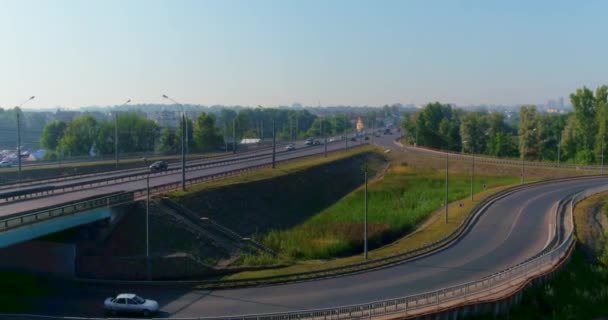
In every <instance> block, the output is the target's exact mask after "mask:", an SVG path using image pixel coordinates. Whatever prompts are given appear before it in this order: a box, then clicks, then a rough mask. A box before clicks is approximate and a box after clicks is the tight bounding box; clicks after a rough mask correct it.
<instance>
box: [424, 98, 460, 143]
mask: <svg viewBox="0 0 608 320" xmlns="http://www.w3.org/2000/svg"><path fill="white" fill-rule="evenodd" d="M444 120H445V121H444ZM416 128H417V130H418V143H419V144H421V145H425V146H429V147H433V148H439V149H445V148H447V149H450V150H460V146H461V141H460V132H459V131H460V121H459V119H458V118H457V116H456V114H454V112H453V110H452V106H450V105H449V104H446V105H444V104H441V103H439V102H434V103H429V104H427V105H426V106H425V107H424V109H423V110H422V111H421V112H420V113H419V114H418V116H417V117H416Z"/></svg>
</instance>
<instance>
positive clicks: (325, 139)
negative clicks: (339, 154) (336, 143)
mask: <svg viewBox="0 0 608 320" xmlns="http://www.w3.org/2000/svg"><path fill="white" fill-rule="evenodd" d="M323 122H324V120H323V119H321V136H322V137H324V140H323V145H324V147H325V150H324V151H323V157H324V158H327V135H326V134H325V131H324V130H323Z"/></svg>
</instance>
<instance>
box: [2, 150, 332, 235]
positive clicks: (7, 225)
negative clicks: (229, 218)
mask: <svg viewBox="0 0 608 320" xmlns="http://www.w3.org/2000/svg"><path fill="white" fill-rule="evenodd" d="M340 151H342V150H341V149H338V150H332V151H328V154H329V153H335V152H340ZM314 156H317V154H311V155H304V156H300V157H296V158H290V159H283V160H277V161H276V163H277V164H278V163H283V162H287V161H292V160H296V159H303V158H307V157H314ZM240 160H241V161H247V160H242V158H240ZM269 166H271V164H270V163H265V164H261V165H254V166H249V167H246V168H241V169H236V170H231V171H226V172H221V173H216V174H210V175H206V176H202V177H197V178H190V179H187V180H186V185H193V184H197V183H200V182H204V181H210V180H217V179H223V178H226V177H230V176H235V175H239V174H241V173H244V172H248V171H252V170H256V169H259V168H263V167H269ZM145 175H146V174H144V175H143V176H144V177H145ZM150 175H154V174H152V173H150ZM180 188H181V181H180V182H171V183H167V184H163V185H158V186H154V187H151V188H150V194H159V193H163V192H167V191H173V190H178V189H180ZM79 189H80V188H79ZM146 193H147V189H146V188H142V189H138V190H135V191H132V192H120V193H119V195H123V196H122V197H124V198H120V199H119V200H121V201H116V198H113V197H118V195H116V194H113V195H109V196H108V195H106V196H102V197H99V198H94V199H89V200H85V201H79V202H76V203H73V204H68V205H65V206H61V207H53V208H48V209H45V210H42V211H37V212H31V213H30V212H26V213H18V214H15V215H14V216H11V217H7V218H4V219H0V232H2V231H6V230H8V229H12V228H16V227H20V226H23V225H26V224H32V223H36V222H39V221H42V220H46V219H49V218H54V217H57V216H61V215H66V214H74V213H77V212H82V211H85V210H90V209H95V208H100V207H104V206H110V205H116V204H120V203H124V202H129V201H133V200H134V199H137V198H141V197H144V196H145V195H146ZM104 201H105V202H104Z"/></svg>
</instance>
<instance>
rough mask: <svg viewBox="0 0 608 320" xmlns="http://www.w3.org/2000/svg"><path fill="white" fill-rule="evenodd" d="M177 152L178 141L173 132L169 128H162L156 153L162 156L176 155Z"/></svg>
mask: <svg viewBox="0 0 608 320" xmlns="http://www.w3.org/2000/svg"><path fill="white" fill-rule="evenodd" d="M178 151H179V147H178V139H177V136H176V135H175V132H174V131H173V130H171V129H169V128H164V129H163V130H162V131H161V134H160V138H159V141H158V144H157V145H156V152H159V153H162V154H176V153H178Z"/></svg>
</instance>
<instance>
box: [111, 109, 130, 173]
mask: <svg viewBox="0 0 608 320" xmlns="http://www.w3.org/2000/svg"><path fill="white" fill-rule="evenodd" d="M129 102H131V99H129V100H127V101H125V103H123V104H121V105H120V106H121V107H122V106H125V105H126V104H127V103H129ZM114 157H115V158H116V159H115V160H116V169H118V110H116V112H115V113H114Z"/></svg>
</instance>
